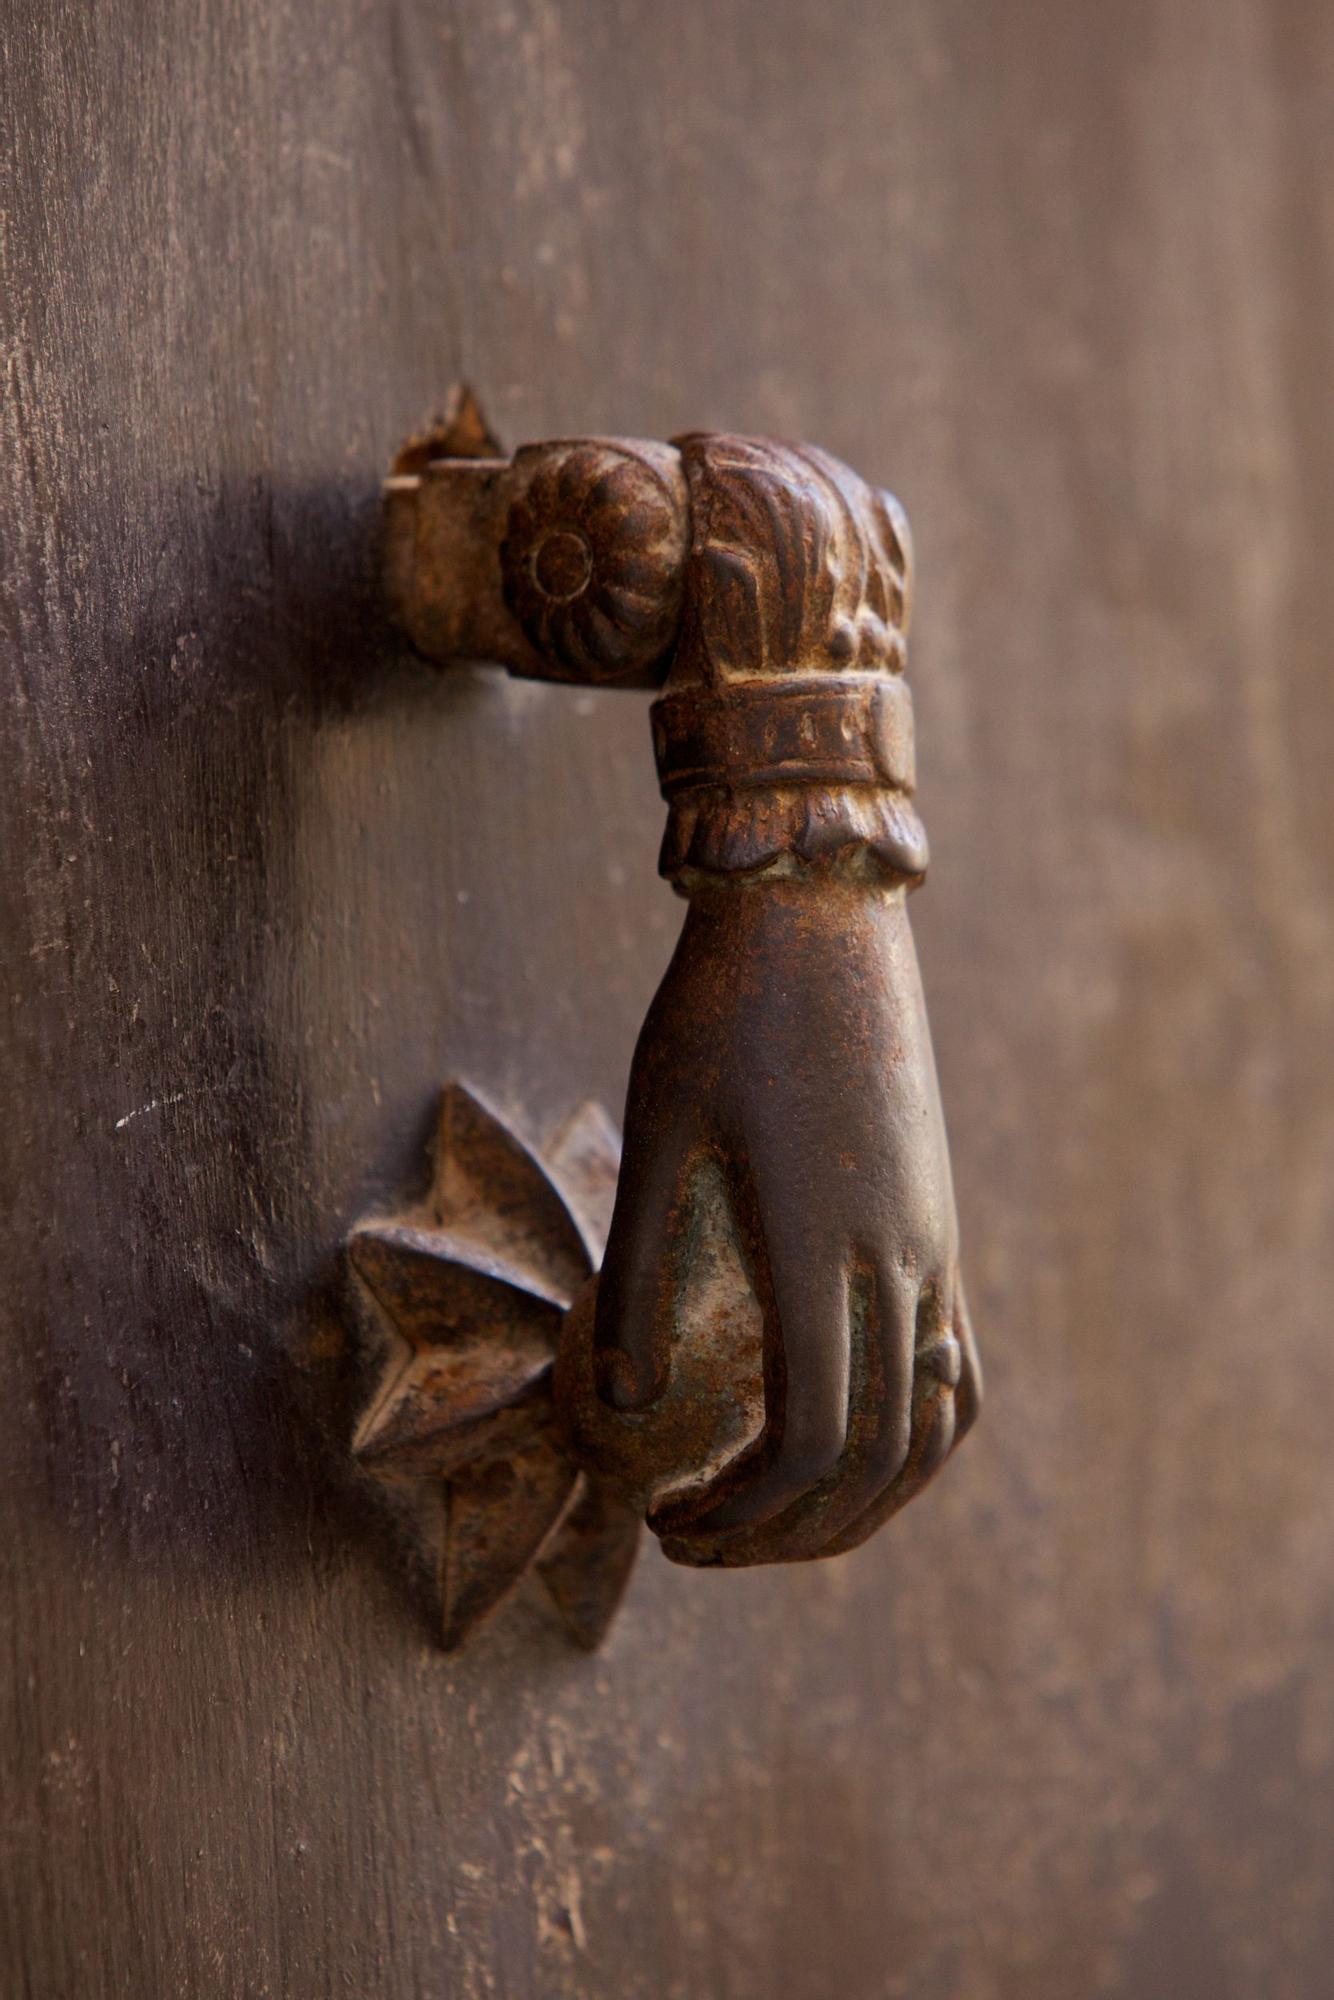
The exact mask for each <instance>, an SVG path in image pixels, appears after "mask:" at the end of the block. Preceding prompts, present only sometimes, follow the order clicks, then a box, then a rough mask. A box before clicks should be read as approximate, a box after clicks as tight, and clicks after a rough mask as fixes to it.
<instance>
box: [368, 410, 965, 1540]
mask: <svg viewBox="0 0 1334 2000" xmlns="http://www.w3.org/2000/svg"><path fill="white" fill-rule="evenodd" d="M451 409H452V413H453V414H452V416H451V419H450V421H449V423H448V424H446V425H445V426H444V427H442V429H441V430H440V432H439V433H438V435H437V437H436V438H435V440H434V441H433V442H428V443H425V444H413V445H409V446H407V447H405V449H404V451H403V452H401V453H400V454H399V458H398V460H397V461H396V463H395V471H394V474H393V475H392V476H391V479H390V481H389V485H388V490H387V495H386V522H385V536H386V553H385V563H386V575H387V577H388V581H389V592H390V599H391V602H392V603H393V605H394V607H395V609H396V611H397V614H398V616H399V618H400V619H401V621H402V622H403V624H404V625H405V627H406V629H407V630H408V631H409V632H410V633H411V635H412V636H413V638H414V640H415V641H416V643H417V644H418V645H419V646H420V647H422V648H423V649H424V650H425V651H427V652H428V653H430V654H431V656H432V657H434V658H436V659H437V660H441V661H446V662H447V661H451V660H454V659H457V658H458V657H460V656H462V655H466V654H467V653H468V652H470V651H474V652H482V653H484V654H486V655H489V656H492V657H495V658H498V659H499V660H501V661H503V662H504V663H505V664H507V665H508V666H510V667H511V668H512V669H513V670H515V671H517V672H521V673H523V674H526V675H533V676H538V677H547V678H553V679H557V680H567V681H568V680H573V681H579V682H584V683H602V682H608V683H615V684H624V685H638V684H640V683H642V682H644V681H646V680H647V681H655V680H656V681H658V682H661V683H663V691H662V693H661V695H660V697H659V699H658V700H657V701H656V702H655V704H654V707H653V740H654V749H655V753H656V757H657V764H658V773H659V779H660V783H661V786H662V790H663V794H664V797H665V798H666V799H667V801H668V805H669V822H668V828H667V832H666V836H665V838H664V842H663V849H662V861H661V866H662V872H663V873H664V874H665V875H666V876H667V877H668V878H669V879H670V880H671V881H672V882H673V883H674V885H675V886H676V887H677V888H678V889H679V890H680V892H681V893H682V894H683V895H684V896H686V897H687V898H689V900H690V905H691V907H690V911H689V915H688V917H687V919H686V924H685V928H684V931H683V933H682V937H681V941H680V944H679V945H678V947H677V951H676V955H675V957H674V958H673V960H672V963H671V966H670V967H669V968H668V971H667V974H666V977H665V978H664V980H663V983H662V985H661V986H660V988H659V990H658V994H657V997H656V999H655V1000H654V1002H653V1005H652V1007H651V1008H650V1011H649V1015H648V1018H647V1020H646V1022H645V1024H644V1029H643V1032H642V1034H641V1036H640V1040H639V1046H638V1049H637V1051H636V1055H635V1059H634V1064H633V1067H632V1071H631V1077H630V1088H629V1098H628V1103H627V1110H626V1150H625V1159H624V1165H623V1168H622V1174H621V1179H620V1184H619V1187H618V1190H617V1195H616V1203H615V1212H614V1214H613V1217H612V1221H611V1229H610V1236H609V1241H608V1250H607V1261H606V1269H605V1271H604V1272H603V1274H602V1277H601V1280H600V1282H599V1284H598V1285H597V1286H596V1287H593V1286H590V1287H589V1288H588V1289H587V1291H586V1293H585V1295H584V1296H583V1297H582V1298H581V1300H580V1302H579V1305H578V1308H577V1309H576V1310H575V1311H574V1312H573V1313H571V1315H570V1316H569V1318H568V1320H567V1322H566V1325H565V1331H564V1334H563V1336H562V1339H561V1343H560V1360H559V1364H558V1367H557V1370H556V1376H555V1393H556V1402H557V1407H558V1409H559V1412H560V1417H561V1422H562V1426H563V1431H564V1435H565V1438H566V1440H567V1443H568V1445H569V1447H570V1450H571V1452H572V1454H573V1457H574V1460H575V1461H576V1462H577V1463H579V1464H580V1465H582V1466H584V1467H585V1468H587V1469H588V1471H589V1472H590V1473H591V1474H593V1475H595V1476H596V1477H597V1478H599V1479H600V1480H603V1481H607V1482H610V1483H611V1485H612V1486H614V1488H615V1490H616V1491H617V1492H619V1493H620V1495H621V1496H622V1498H623V1499H624V1500H626V1501H627V1502H630V1503H633V1504H634V1505H635V1506H637V1507H640V1508H642V1509H644V1510H645V1512H646V1514H647V1518H648V1521H649V1525H650V1526H651V1527H652V1528H653V1529H654V1530H655V1532H656V1533H658V1534H659V1535H660V1536H661V1538H662V1540H663V1546H664V1548H665V1549H666V1551H667V1553H668V1554H669V1555H670V1556H671V1557H673V1559H674V1560H676V1561H678V1562H682V1563H687V1564H694V1565H705V1566H715V1565H721V1566H726V1567H738V1566H749V1565H751V1564H755V1563H764V1562H788V1561H800V1560H805V1559H808V1558H811V1557H815V1556H818V1555H821V1554H841V1553H843V1552H845V1551H846V1550H848V1549H851V1548H855V1547H856V1546H857V1545H858V1544H859V1543H860V1542H862V1541H864V1540H865V1539H866V1537H867V1536H868V1535H870V1534H871V1533H873V1532H874V1530H875V1529H876V1528H878V1527H879V1526H880V1525H881V1524H882V1523H883V1522H884V1521H885V1520H886V1519H888V1517H889V1516H890V1515H891V1514H893V1513H895V1512H896V1511H897V1510H898V1508H899V1507H901V1506H902V1505H903V1504H904V1503H905V1502H906V1501H907V1500H908V1499H910V1498H911V1497H912V1496H913V1495H914V1494H915V1493H917V1492H919V1491H920V1489H921V1488H922V1486H923V1485H925V1483H926V1481H927V1480H928V1479H929V1478H930V1477H931V1476H932V1474H933V1473H934V1472H935V1471H937V1470H938V1468H939V1467H940V1466H941V1465H942V1464H943V1463H944V1461H945V1459H946V1458H947V1457H948V1456H949V1454H950V1452H951V1451H952V1450H953V1448H954V1446H955V1444H956V1443H958V1441H959V1440H960V1439H961V1438H962V1437H963V1436H964V1434H965V1433H966V1431H967V1430H968V1428H969V1427H970V1425H971V1424H972V1422H973V1420H974V1418H975V1416H976V1414H977V1408H978V1403H979V1400H980V1395H981V1371H980V1367H979V1364H978V1360H977V1351H976V1347H975V1345H974V1342H973V1337H972V1332H971V1327H970V1324H969V1318H968V1310H967V1306H966V1303H965V1300H964V1295H963V1284H962V1279H961V1277H960V1274H959V1257H958V1240H957V1239H958V1226H957V1221H956V1217H955V1207H954V1194H953V1188H952V1185H951V1180H950V1169H949V1159H948V1153H947V1148H946V1142H945V1128H944V1121H943V1118H942V1114H941V1109H940V1101H939V1092H938V1089H937V1084H936V1073H935V1063H934V1058H933V1055H932V1050H931V1039H930V1032H929V1029H928V1026H927V1020H926V1010H925V1004H924V1001H923V998H922V989H921V982H920V979H919V976H918V972H917V962H916V956H915V952H914V949H913V943H912V936H911V932H910V929H909V926H908V921H907V914H906V910H905V897H906V895H907V892H908V891H909V890H910V889H912V888H915V887H917V886H918V885H919V884H920V883H921V881H922V879H923V877H924V875H925V871H926V865H927V849H926V837H925V834H924V832H923V829H922V825H921V821H920V820H919V818H918V816H917V813H916V810H915V807H914V805H913V791H914V785H915V761H914V746H913V728H912V705H911V698H910V696H909V692H908V688H907V685H906V683H905V682H904V680H903V678H902V674H903V668H904V664H905V660H906V642H907V628H908V614H909V605H910V598H911V586H912V555H911V542H910V539H909V534H908V525H907V520H906V518H905V516H904V514H903V510H902V509H901V507H900V506H899V504H898V502H897V501H896V500H895V499H894V498H893V496H892V495H891V494H888V493H885V492H883V491H881V490H879V489H877V488H875V487H872V486H870V485H868V484H867V483H866V482H865V481H864V480H862V479H861V478H859V477H858V475H857V474H855V473H854V472H852V471H850V470H849V468H848V467H847V466H845V465H842V464H840V462H839V461H838V460H837V459H834V458H832V457H830V456H829V455H828V454H827V453H824V452H821V451H817V450H814V449H812V448H811V447H809V446H794V445H785V444H778V443H774V442H772V441H769V440H763V439H748V438H738V437H731V436H711V435H708V434H705V433H692V434H691V435H689V436H686V437H683V438H681V439H679V440H678V441H677V442H676V443H675V444H674V445H670V446H669V445H660V444H650V443H644V442H642V441H628V440H624V439H582V440H581V439H565V440H560V441H557V442H554V443H549V444H536V445H527V446H525V447H524V448H523V449H522V450H521V451H519V452H517V453H516V454H515V456H514V458H513V459H512V460H507V459H504V458H500V457H497V456H494V455H490V456H487V457H485V458H482V459H478V458H477V457H476V456H475V453H476V452H477V450H479V449H483V448H484V449H485V450H486V451H487V452H488V453H492V452H493V451H494V443H495V441H494V438H493V436H492V433H491V430H490V427H489V426H488V425H487V424H486V422H485V420H484V419H483V418H482V416H481V413H480V410H479V409H478V406H477V404H476V402H475V400H474V399H473V397H472V396H471V394H470V393H469V392H468V391H466V390H462V389H456V390H455V392H454V394H453V397H452V403H451ZM455 436H457V440H458V444H459V447H460V449H459V452H458V455H457V456H454V455H453V454H452V450H451V445H452V441H453V439H454V437H455ZM498 1337H500V1338H503V1335H498ZM521 1359H522V1357H521V1355H520V1356H517V1357H516V1360H517V1361H518V1362H519V1363H521ZM433 1387H434V1393H436V1394H438V1395H440V1396H441V1397H443V1398H446V1399H447V1398H448V1395H449V1393H450V1385H449V1382H448V1381H447V1379H446V1378H445V1377H444V1376H443V1375H441V1374H439V1373H438V1372H437V1374H436V1375H435V1376H434V1377H433ZM467 1407H468V1398H467V1395H466V1394H464V1393H462V1392H461V1393H460V1401H459V1409H460V1411H462V1410H463V1409H465V1408H467ZM514 1499H515V1504H516V1505H528V1504H539V1505H540V1502H532V1503H530V1501H529V1497H528V1495H527V1494H526V1491H525V1489H524V1488H523V1487H522V1485H521V1484H516V1486H515V1489H514Z"/></svg>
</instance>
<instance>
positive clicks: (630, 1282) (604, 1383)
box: [593, 1107, 692, 1410]
mask: <svg viewBox="0 0 1334 2000" xmlns="http://www.w3.org/2000/svg"><path fill="white" fill-rule="evenodd" d="M691 1137H692V1135H691V1133H690V1131H689V1130H688V1129H687V1127H686V1125H685V1124H684V1122H682V1121H681V1120H680V1119H679V1118H676V1117H673V1116H671V1115H667V1114H664V1113H663V1112H659V1113H658V1115H656V1116H655V1115H654V1113H653V1110H652V1108H651V1107H641V1108H640V1115H639V1117H638V1118H637V1119H636V1121H635V1124H634V1126H633V1128H632V1137H631V1140H630V1141H629V1143H627V1149H626V1156H625V1160H624V1163H623V1164H622V1167H621V1175H620V1180H619V1182H618V1183H617V1188H616V1206H615V1210H614V1212H613V1215H612V1221H611V1231H610V1233H609V1235H608V1238H607V1254H606V1256H605V1258H604V1260H603V1265H602V1277H601V1281H600V1283H599V1286H598V1296H597V1308H596V1313H595V1317H594V1323H593V1360H594V1368H595V1370H596V1379H597V1386H598V1394H599V1396H600V1397H601V1399H602V1401H603V1402H605V1403H609V1404H611V1406H612V1407H613V1408H614V1409H618V1410H639V1409H643V1408H645V1407H646V1406H647V1405H649V1404H650V1403H654V1402H656V1401H657V1400H658V1398H659V1397H660V1396H661V1395H662V1393H663V1391H664V1390H665V1388H666V1386H667V1380H668V1375H669V1372H670V1365H671V1338H672V1302H673V1298H674V1296H675V1293H676V1290H677V1285H676V1283H675V1267H676V1263H677V1261H678V1253H679V1246H680V1241H681V1236H682V1231H683V1226H684V1222H685V1218H686V1211H687V1207H688V1202H689V1182H690V1176H691V1165H692V1159H691ZM631 1146H633V1151H632V1150H631Z"/></svg>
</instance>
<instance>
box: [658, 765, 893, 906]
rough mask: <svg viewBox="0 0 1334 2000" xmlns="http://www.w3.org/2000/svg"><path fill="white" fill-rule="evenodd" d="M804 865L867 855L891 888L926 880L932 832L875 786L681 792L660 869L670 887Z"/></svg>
mask: <svg viewBox="0 0 1334 2000" xmlns="http://www.w3.org/2000/svg"><path fill="white" fill-rule="evenodd" d="M785 854H790V855H793V856H794V857H795V858H796V859H797V860H798V861H807V862H809V861H832V860H837V859H842V858H851V857H853V856H855V855H864V856H865V857H866V859H867V861H868V862H869V863H870V864H871V867H872V869H873V870H874V872H875V873H876V874H878V875H880V876H882V877H883V878H884V879H885V880H887V881H900V882H909V883H916V882H919V881H920V880H921V878H922V876H923V875H924V874H925V873H926V864H927V844H926V829H925V828H924V827H923V825H922V822H921V820H920V819H919V818H918V816H917V812H916V809H915V808H914V806H913V803H912V800H911V799H910V798H908V797H907V796H906V795H905V794H904V793H902V792H892V791H885V790H883V789H881V788H879V787H875V786H871V785H841V786H838V787H830V786H825V785H793V786H781V787H772V788H771V787H764V788H761V789H754V788H750V787H747V788H745V789H744V790H738V789H733V788H731V787H727V786H711V787H708V788H707V789H701V790H692V791H687V792H678V793H676V794H675V795H674V796H673V797H672V800H671V811H670V813H669V814H668V818H667V830H666V832H665V834H664V835H663V842H662V853H661V855H660V857H659V861H658V866H659V869H660V871H661V873H662V874H664V875H665V876H666V877H667V878H668V880H669V881H672V882H677V883H680V881H681V878H682V877H683V876H684V877H687V878H688V877H690V876H692V875H740V874H753V873H754V872H755V871H756V870H758V869H763V868H770V867H772V866H773V865H774V863H775V862H777V861H779V860H780V859H781V857H782V856H783V855H785Z"/></svg>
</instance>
